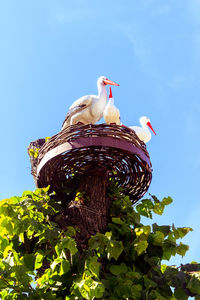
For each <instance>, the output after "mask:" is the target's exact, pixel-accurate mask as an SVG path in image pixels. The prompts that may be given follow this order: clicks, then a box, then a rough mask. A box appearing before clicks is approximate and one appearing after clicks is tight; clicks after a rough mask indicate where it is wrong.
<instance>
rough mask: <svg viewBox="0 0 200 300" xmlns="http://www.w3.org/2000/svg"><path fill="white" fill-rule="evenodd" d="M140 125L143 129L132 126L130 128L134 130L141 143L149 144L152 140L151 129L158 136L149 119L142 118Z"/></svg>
mask: <svg viewBox="0 0 200 300" xmlns="http://www.w3.org/2000/svg"><path fill="white" fill-rule="evenodd" d="M140 124H141V125H142V127H139V126H130V127H129V128H130V129H132V130H134V131H135V133H136V134H137V136H138V137H139V139H140V140H141V141H143V142H144V143H147V142H149V141H150V139H151V132H150V130H149V128H150V129H151V130H152V131H153V133H154V134H155V135H156V133H155V131H154V130H153V127H152V126H151V123H150V120H149V118H147V117H141V118H140Z"/></svg>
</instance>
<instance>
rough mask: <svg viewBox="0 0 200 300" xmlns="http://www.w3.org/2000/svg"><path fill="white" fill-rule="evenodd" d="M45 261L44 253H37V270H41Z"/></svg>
mask: <svg viewBox="0 0 200 300" xmlns="http://www.w3.org/2000/svg"><path fill="white" fill-rule="evenodd" d="M43 259H44V255H43V254H42V253H39V252H38V253H36V259H35V269H36V270H37V269H39V268H40V267H41V266H42V262H43Z"/></svg>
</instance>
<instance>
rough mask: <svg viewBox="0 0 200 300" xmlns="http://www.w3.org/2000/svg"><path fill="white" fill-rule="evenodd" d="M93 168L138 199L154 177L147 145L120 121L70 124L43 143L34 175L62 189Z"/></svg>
mask: <svg viewBox="0 0 200 300" xmlns="http://www.w3.org/2000/svg"><path fill="white" fill-rule="evenodd" d="M33 171H34V170H33ZM92 172H93V173H94V172H95V174H96V173H97V174H98V173H99V174H100V175H102V174H107V175H108V176H109V177H110V178H114V179H115V180H116V181H117V182H118V183H119V186H121V187H123V189H124V193H125V194H127V195H129V196H130V199H131V200H132V201H133V202H136V201H137V200H139V199H140V198H141V197H142V196H143V195H144V194H145V193H146V191H147V190H148V187H149V185H150V182H151V178H152V173H151V162H150V157H149V154H148V152H147V150H146V145H145V144H144V143H143V142H142V141H140V140H139V138H138V137H137V135H136V134H135V132H134V131H133V130H131V129H129V128H128V127H124V126H120V125H106V124H100V125H92V124H89V125H74V126H69V127H67V128H65V129H64V130H62V131H61V132H60V133H58V134H56V135H54V136H53V137H52V138H50V139H49V140H48V142H46V143H45V144H44V145H43V146H42V148H41V149H40V151H39V156H38V162H37V169H35V174H33V175H35V176H36V182H37V185H38V187H44V186H47V185H49V184H50V185H51V188H52V189H54V190H56V191H58V190H60V189H62V188H63V187H64V186H65V185H66V184H67V182H70V183H72V182H74V181H76V182H77V181H78V180H79V178H80V176H81V175H83V174H84V175H85V174H91V173H92ZM33 173H34V172H33Z"/></svg>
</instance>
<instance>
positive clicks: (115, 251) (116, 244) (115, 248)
mask: <svg viewBox="0 0 200 300" xmlns="http://www.w3.org/2000/svg"><path fill="white" fill-rule="evenodd" d="M123 249H124V247H123V244H122V242H121V241H111V242H110V243H109V244H108V246H107V256H108V259H109V260H110V259H111V258H112V257H113V258H114V259H115V260H117V259H118V257H119V256H120V254H121V253H122V251H123Z"/></svg>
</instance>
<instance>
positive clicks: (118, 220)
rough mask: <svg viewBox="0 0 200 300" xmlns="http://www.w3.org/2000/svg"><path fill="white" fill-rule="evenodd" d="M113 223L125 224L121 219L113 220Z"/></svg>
mask: <svg viewBox="0 0 200 300" xmlns="http://www.w3.org/2000/svg"><path fill="white" fill-rule="evenodd" d="M112 222H113V223H115V224H120V225H122V224H124V222H123V221H122V220H121V219H120V218H112Z"/></svg>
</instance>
